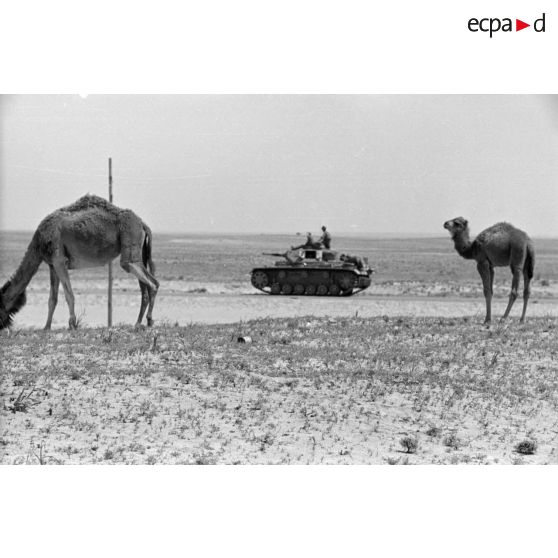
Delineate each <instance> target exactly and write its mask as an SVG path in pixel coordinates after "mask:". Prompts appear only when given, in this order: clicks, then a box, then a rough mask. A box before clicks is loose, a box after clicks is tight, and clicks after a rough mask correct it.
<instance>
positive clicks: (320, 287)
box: [316, 285, 328, 296]
mask: <svg viewBox="0 0 558 558" xmlns="http://www.w3.org/2000/svg"><path fill="white" fill-rule="evenodd" d="M327 290H328V289H327V285H318V288H317V289H316V294H317V295H318V296H324V295H326V294H327Z"/></svg>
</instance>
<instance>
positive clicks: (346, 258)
mask: <svg viewBox="0 0 558 558" xmlns="http://www.w3.org/2000/svg"><path fill="white" fill-rule="evenodd" d="M339 259H340V260H341V261H342V262H347V263H350V264H353V265H355V266H356V268H357V269H358V270H359V271H364V267H365V265H364V260H363V259H362V258H361V257H360V256H351V255H350V254H341V256H339Z"/></svg>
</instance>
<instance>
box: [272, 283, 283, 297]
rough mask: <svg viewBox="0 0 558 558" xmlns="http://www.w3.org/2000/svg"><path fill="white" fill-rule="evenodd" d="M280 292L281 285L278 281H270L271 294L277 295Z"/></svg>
mask: <svg viewBox="0 0 558 558" xmlns="http://www.w3.org/2000/svg"><path fill="white" fill-rule="evenodd" d="M280 292H281V285H279V283H272V285H271V294H274V295H277V294H279V293H280Z"/></svg>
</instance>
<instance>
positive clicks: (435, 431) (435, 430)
mask: <svg viewBox="0 0 558 558" xmlns="http://www.w3.org/2000/svg"><path fill="white" fill-rule="evenodd" d="M441 433H442V430H441V429H440V428H439V427H438V426H431V427H430V428H429V429H428V430H427V431H426V435H427V436H430V437H432V438H437V437H438V436H439V435H440V434H441Z"/></svg>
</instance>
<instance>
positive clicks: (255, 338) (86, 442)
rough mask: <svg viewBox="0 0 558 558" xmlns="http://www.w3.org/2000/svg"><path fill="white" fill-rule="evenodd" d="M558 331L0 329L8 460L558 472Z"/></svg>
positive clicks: (305, 326)
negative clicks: (554, 467) (520, 467)
mask: <svg viewBox="0 0 558 558" xmlns="http://www.w3.org/2000/svg"><path fill="white" fill-rule="evenodd" d="M556 332H557V329H556V324H555V320H554V319H551V318H532V319H531V320H529V321H528V323H527V324H525V325H519V324H518V323H517V321H509V322H507V323H506V324H503V325H497V326H494V327H493V328H491V329H486V328H483V327H480V326H479V325H478V323H477V322H475V321H474V320H470V319H461V318H459V319H455V318H416V317H415V318H388V317H387V316H386V317H382V318H379V319H374V318H372V319H367V318H361V317H359V318H315V317H305V318H286V319H281V318H278V319H272V320H271V319H268V320H257V321H253V322H247V323H243V324H238V323H237V324H231V325H192V326H187V327H182V328H180V327H164V326H163V327H158V328H154V329H151V330H148V329H144V330H140V331H134V330H133V328H132V327H125V328H124V327H123V328H113V329H110V330H108V329H107V328H98V329H80V330H78V331H76V332H69V331H67V330H59V331H53V332H43V331H41V330H21V331H18V332H12V333H11V334H10V335H9V334H7V333H6V332H3V333H2V334H1V335H0V341H1V343H2V350H3V377H2V383H1V392H0V400H2V404H3V424H2V425H0V426H1V428H0V462H1V463H5V464H14V465H17V464H37V463H44V464H78V463H81V464H92V463H96V464H102V463H104V464H110V463H129V464H216V463H218V464H233V463H237V464H265V463H273V464H294V463H297V464H305V463H313V464H333V463H336V464H349V463H353V464H371V463H378V464H380V463H381V464H386V463H387V464H407V463H408V464H419V463H440V464H442V463H444V464H459V463H463V464H465V463H475V464H496V463H502V464H505V463H516V464H521V463H525V464H550V463H557V459H558V423H557V421H558V414H557V412H556V411H557V408H558V398H557V397H558V396H557V394H558V375H557V373H556V372H557V362H558V359H557V358H556V356H557V347H558V344H557V343H556ZM239 335H249V336H250V337H251V339H252V342H251V343H239V342H238V336H239ZM519 443H530V444H531V443H534V444H536V445H535V446H534V450H533V451H530V452H524V451H522V452H520V451H518V450H517V449H515V448H517V446H518V444H519Z"/></svg>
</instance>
